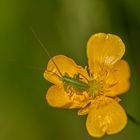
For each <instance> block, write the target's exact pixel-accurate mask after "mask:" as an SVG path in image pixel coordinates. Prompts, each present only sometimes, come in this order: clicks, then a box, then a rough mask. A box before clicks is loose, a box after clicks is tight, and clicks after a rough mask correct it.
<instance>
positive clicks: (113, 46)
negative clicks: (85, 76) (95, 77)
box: [87, 33, 125, 72]
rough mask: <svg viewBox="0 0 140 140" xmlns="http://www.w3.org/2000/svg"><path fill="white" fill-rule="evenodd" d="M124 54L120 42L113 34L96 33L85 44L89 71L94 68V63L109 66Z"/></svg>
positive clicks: (123, 47)
mask: <svg viewBox="0 0 140 140" xmlns="http://www.w3.org/2000/svg"><path fill="white" fill-rule="evenodd" d="M124 52H125V45H124V43H123V42H122V40H121V39H120V38H119V37H118V36H116V35H113V34H105V33H97V34H95V35H92V36H91V37H90V39H89V40H88V43H87V56H88V63H89V67H90V70H91V71H92V72H93V71H94V69H95V68H96V66H95V63H99V64H104V65H108V66H111V65H113V64H114V63H116V62H117V61H118V60H119V59H121V57H122V56H123V54H124Z"/></svg>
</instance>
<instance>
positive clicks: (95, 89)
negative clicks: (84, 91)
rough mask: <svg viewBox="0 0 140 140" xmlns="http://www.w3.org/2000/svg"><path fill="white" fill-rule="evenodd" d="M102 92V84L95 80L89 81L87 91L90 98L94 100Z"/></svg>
mask: <svg viewBox="0 0 140 140" xmlns="http://www.w3.org/2000/svg"><path fill="white" fill-rule="evenodd" d="M102 92H103V84H102V83H101V82H98V81H96V80H91V81H90V82H89V90H88V94H89V96H91V97H92V98H95V97H96V96H97V95H99V94H102Z"/></svg>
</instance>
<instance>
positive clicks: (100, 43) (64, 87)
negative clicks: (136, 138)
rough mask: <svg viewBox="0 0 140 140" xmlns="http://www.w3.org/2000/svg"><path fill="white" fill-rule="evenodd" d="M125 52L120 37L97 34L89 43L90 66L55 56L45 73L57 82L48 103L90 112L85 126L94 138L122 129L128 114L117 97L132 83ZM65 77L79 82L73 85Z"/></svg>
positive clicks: (47, 77)
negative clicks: (123, 57) (124, 57)
mask: <svg viewBox="0 0 140 140" xmlns="http://www.w3.org/2000/svg"><path fill="white" fill-rule="evenodd" d="M124 52H125V45H124V43H123V42H122V40H121V39H120V38H119V37H118V36H116V35H112V34H104V33H97V34H95V35H92V36H91V38H90V39H89V41H88V43H87V56H88V64H89V67H85V68H83V67H81V66H78V65H77V64H76V63H75V62H74V61H73V60H72V59H71V58H68V57H66V56H64V55H57V56H55V57H53V58H52V59H51V60H50V61H49V62H48V66H47V69H46V70H45V73H44V77H45V79H47V80H48V81H50V82H51V83H53V84H54V85H53V86H51V87H50V88H49V90H48V91H47V94H46V99H47V102H48V103H49V105H51V106H53V107H58V108H78V109H79V111H78V115H86V114H87V115H88V116H87V121H86V127H87V130H88V132H89V134H90V135H91V136H93V137H101V136H103V135H104V134H108V135H111V134H115V133H118V132H120V131H121V130H122V129H123V128H124V127H125V126H126V124H127V116H126V113H125V111H124V109H123V108H122V107H121V105H120V104H119V101H120V99H119V98H118V97H117V96H118V95H121V94H123V93H124V92H126V91H127V90H128V89H129V85H130V83H129V78H130V70H129V65H128V64H127V62H126V61H125V60H122V59H121V58H122V56H123V55H124ZM54 62H55V64H56V65H55V64H54ZM66 75H67V76H66ZM65 77H67V78H68V79H70V80H75V81H74V82H77V81H80V83H78V84H77V83H76V84H77V85H75V86H74V84H73V83H70V82H68V81H65V79H64V78H65ZM79 84H83V86H81V87H78V86H79ZM86 85H87V87H86Z"/></svg>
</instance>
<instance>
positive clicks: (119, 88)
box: [105, 60, 130, 96]
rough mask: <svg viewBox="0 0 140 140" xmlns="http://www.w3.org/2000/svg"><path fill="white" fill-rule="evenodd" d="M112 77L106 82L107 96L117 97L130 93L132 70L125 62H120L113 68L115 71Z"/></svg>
mask: <svg viewBox="0 0 140 140" xmlns="http://www.w3.org/2000/svg"><path fill="white" fill-rule="evenodd" d="M110 75H112V77H111V76H110V77H109V78H108V79H107V81H106V82H108V83H107V85H108V92H106V93H105V95H107V96H117V95H120V94H122V93H125V92H126V91H128V89H129V87H130V81H129V78H130V68H129V65H128V63H127V62H126V61H125V60H120V61H118V62H117V63H116V64H115V65H114V66H113V70H112V72H111V73H110ZM113 82H114V85H113ZM110 85H113V86H110Z"/></svg>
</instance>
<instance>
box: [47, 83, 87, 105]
mask: <svg viewBox="0 0 140 140" xmlns="http://www.w3.org/2000/svg"><path fill="white" fill-rule="evenodd" d="M86 94H87V93H86V92H85V93H83V95H77V94H76V93H72V94H69V93H66V92H65V91H64V88H63V87H62V86H56V85H53V86H51V87H50V88H49V89H48V91H47V94H46V99H47V102H48V104H49V105H50V106H53V107H58V108H81V107H82V106H84V104H85V102H86V101H87V100H88V96H87V95H86ZM86 96H87V97H86Z"/></svg>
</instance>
